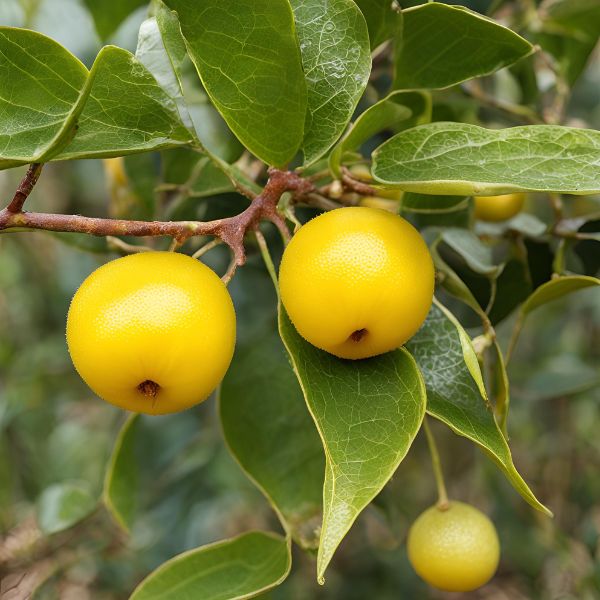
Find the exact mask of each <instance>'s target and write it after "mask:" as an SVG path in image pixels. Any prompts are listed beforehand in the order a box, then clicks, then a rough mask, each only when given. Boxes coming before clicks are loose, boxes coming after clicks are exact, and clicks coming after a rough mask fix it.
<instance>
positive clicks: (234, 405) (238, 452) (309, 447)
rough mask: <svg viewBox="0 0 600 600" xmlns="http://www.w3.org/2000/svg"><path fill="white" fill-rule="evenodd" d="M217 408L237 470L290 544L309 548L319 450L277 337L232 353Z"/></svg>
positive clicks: (316, 513)
mask: <svg viewBox="0 0 600 600" xmlns="http://www.w3.org/2000/svg"><path fill="white" fill-rule="evenodd" d="M219 405H220V413H221V423H222V426H223V433H224V435H225V439H226V441H227V444H228V446H229V448H230V449H231V451H232V453H233V454H234V456H235V457H236V459H237V460H238V462H239V463H240V465H241V466H242V468H243V469H244V470H245V471H246V473H248V475H249V476H250V477H251V478H252V479H253V480H254V481H255V482H256V484H257V485H258V486H259V487H260V488H261V490H262V491H263V493H264V494H265V496H267V498H268V499H269V501H270V502H271V504H272V505H273V508H274V509H275V510H276V511H277V513H278V514H279V517H280V520H281V523H282V525H283V526H284V528H285V529H286V531H287V532H288V533H290V534H291V535H292V536H293V538H294V540H295V541H296V542H297V543H298V544H300V545H301V546H302V547H304V548H316V547H317V546H318V532H319V528H320V525H321V513H322V499H323V472H324V470H325V458H324V455H323V447H322V445H321V441H320V440H319V435H318V433H317V432H316V430H315V428H314V425H313V423H312V420H311V418H310V415H309V413H308V411H307V410H306V405H305V403H304V399H303V397H302V390H301V389H300V387H299V385H298V381H297V380H296V377H295V376H294V372H293V371H292V369H291V368H290V363H289V361H288V359H287V356H286V354H285V349H284V348H283V345H282V344H281V340H280V339H279V336H278V335H277V334H276V332H274V331H273V332H272V333H268V334H267V335H265V336H264V337H263V338H262V339H258V340H256V339H254V340H252V342H251V343H249V344H245V345H243V346H241V347H240V348H238V350H237V351H236V354H235V356H234V357H233V361H232V363H231V366H230V367H229V370H228V371H227V375H226V376H225V379H224V380H223V383H222V384H221V393H220V402H219Z"/></svg>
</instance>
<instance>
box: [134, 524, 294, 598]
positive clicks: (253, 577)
mask: <svg viewBox="0 0 600 600" xmlns="http://www.w3.org/2000/svg"><path fill="white" fill-rule="evenodd" d="M290 566H291V556H290V547H289V543H288V542H286V540H284V539H283V538H282V537H280V536H278V535H275V534H272V533H266V532H261V531H251V532H249V533H244V534H242V535H240V536H238V537H235V538H231V539H229V540H224V541H221V542H216V543H214V544H208V545H207V546H201V547H200V548H196V549H195V550H190V551H188V552H184V553H183V554H180V555H179V556H175V557H174V558H172V559H171V560H169V561H167V562H166V563H164V564H162V565H161V566H160V567H159V568H158V569H156V571H154V572H153V573H151V574H150V575H149V576H148V577H147V578H146V579H144V581H142V583H141V584H140V585H139V586H138V587H137V588H136V589H135V591H134V592H133V594H132V595H131V597H130V600H184V599H187V598H189V599H190V600H192V599H198V600H200V599H202V600H236V599H242V598H251V597H253V596H256V595H258V594H260V593H262V592H266V591H267V590H269V589H271V588H273V587H275V586H277V585H279V584H280V583H281V582H282V581H283V580H284V579H285V578H286V577H287V574H288V573H289V570H290Z"/></svg>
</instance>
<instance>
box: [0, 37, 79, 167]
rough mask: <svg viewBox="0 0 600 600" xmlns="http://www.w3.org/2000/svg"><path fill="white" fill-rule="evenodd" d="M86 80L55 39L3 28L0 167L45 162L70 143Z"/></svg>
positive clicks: (1, 41) (76, 60)
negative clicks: (66, 143) (61, 147)
mask: <svg viewBox="0 0 600 600" xmlns="http://www.w3.org/2000/svg"><path fill="white" fill-rule="evenodd" d="M40 57H43V60H42V59H41V58H40ZM87 76H88V70H87V69H86V68H85V66H84V65H83V64H82V63H81V62H80V61H79V60H78V59H77V58H75V57H74V56H73V55H72V54H71V53H70V52H68V51H67V50H66V49H65V48H63V47H62V46H61V45H60V44H58V43H57V42H55V41H54V40H51V39H50V38H48V37H46V36H45V35H42V34H40V33H36V32H34V31H29V30H27V29H12V28H9V27H0V90H1V91H0V114H2V119H0V148H1V150H0V169H6V168H9V167H12V166H16V165H18V164H24V163H28V162H42V161H43V160H45V159H46V158H47V157H48V156H50V155H51V154H52V153H53V152H56V151H57V150H58V149H59V147H60V146H61V145H64V143H65V142H66V141H68V139H69V138H70V137H71V136H72V135H73V132H74V125H75V120H76V118H77V115H78V112H79V110H80V106H79V100H80V94H81V91H82V90H83V88H84V86H85V83H86V79H87Z"/></svg>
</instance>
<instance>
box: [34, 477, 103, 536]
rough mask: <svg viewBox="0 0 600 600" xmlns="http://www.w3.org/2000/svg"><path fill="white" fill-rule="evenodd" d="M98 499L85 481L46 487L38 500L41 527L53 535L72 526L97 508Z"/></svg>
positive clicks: (38, 517)
mask: <svg viewBox="0 0 600 600" xmlns="http://www.w3.org/2000/svg"><path fill="white" fill-rule="evenodd" d="M96 505H97V500H96V498H94V496H93V495H92V493H91V491H90V489H89V486H88V485H87V483H86V482H85V481H82V482H65V483H58V484H56V485H52V486H50V487H48V488H46V489H45V490H44V491H43V492H42V495H41V496H40V497H39V499H38V502H37V521H38V524H39V526H40V529H41V530H42V531H43V532H44V533H45V534H46V535H51V534H53V533H58V532H59V531H64V530H65V529H68V528H69V527H72V526H73V525H75V524H76V523H78V522H79V521H81V520H82V519H84V518H85V517H87V516H88V515H89V514H90V513H91V512H92V511H93V510H94V508H96Z"/></svg>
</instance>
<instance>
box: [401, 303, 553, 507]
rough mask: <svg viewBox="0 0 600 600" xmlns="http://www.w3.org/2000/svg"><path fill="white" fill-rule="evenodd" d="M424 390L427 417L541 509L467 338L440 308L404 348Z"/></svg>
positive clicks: (435, 309) (439, 307)
mask: <svg viewBox="0 0 600 600" xmlns="http://www.w3.org/2000/svg"><path fill="white" fill-rule="evenodd" d="M406 348H407V349H408V350H409V351H410V352H411V353H412V355H413V356H414V357H415V360H416V361H417V364H418V365H419V367H420V369H421V372H422V373H423V377H424V378H425V385H426V387H427V412H428V413H429V414H431V415H432V416H433V417H435V418H437V419H439V420H440V421H443V422H444V423H446V424H447V425H448V426H449V427H450V428H451V429H452V430H453V431H454V432H455V433H457V434H458V435H462V436H464V437H466V438H467V439H470V440H471V441H472V442H474V443H475V444H477V445H478V446H480V447H481V448H483V449H484V450H485V451H486V452H487V454H488V455H489V456H490V457H491V458H492V459H493V460H494V462H495V463H496V464H497V465H498V467H499V468H500V470H501V471H502V472H503V473H504V475H505V476H506V478H507V479H508V480H509V481H510V483H511V484H512V485H513V487H514V488H515V490H517V492H519V494H521V496H522V497H523V498H524V499H525V500H526V501H527V502H528V503H529V504H531V506H533V507H534V508H536V509H538V510H540V511H542V512H545V513H546V514H551V513H550V511H549V510H548V509H547V508H546V507H545V506H543V505H542V504H540V502H539V501H538V500H537V498H536V497H535V496H534V494H533V492H532V491H531V490H530V489H529V487H528V486H527V484H526V483H525V481H524V480H523V479H522V477H521V476H520V475H519V473H518V472H517V470H516V468H515V466H514V464H513V460H512V456H511V453H510V449H509V447H508V444H507V443H506V440H505V438H504V436H503V435H502V432H501V431H500V428H499V427H498V424H497V423H496V420H495V418H494V414H493V412H492V409H491V406H490V405H489V403H488V402H487V401H486V399H485V398H484V396H483V395H482V393H483V392H484V391H485V390H484V388H483V380H482V377H481V372H480V370H479V365H478V363H477V357H476V355H475V352H474V350H473V347H472V345H471V343H470V339H469V338H468V335H467V334H466V332H465V331H464V330H463V328H462V327H461V325H460V324H459V323H458V321H457V320H456V319H455V318H454V317H453V316H452V315H451V313H450V312H449V311H447V310H446V309H445V308H444V307H443V306H442V305H441V304H439V303H437V302H436V303H434V305H433V306H432V308H431V311H430V313H429V315H428V317H427V319H426V321H425V323H424V324H423V326H422V327H421V329H420V330H419V331H418V332H417V334H416V335H415V336H414V337H413V338H412V339H411V340H410V341H409V342H408V343H407V344H406Z"/></svg>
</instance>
